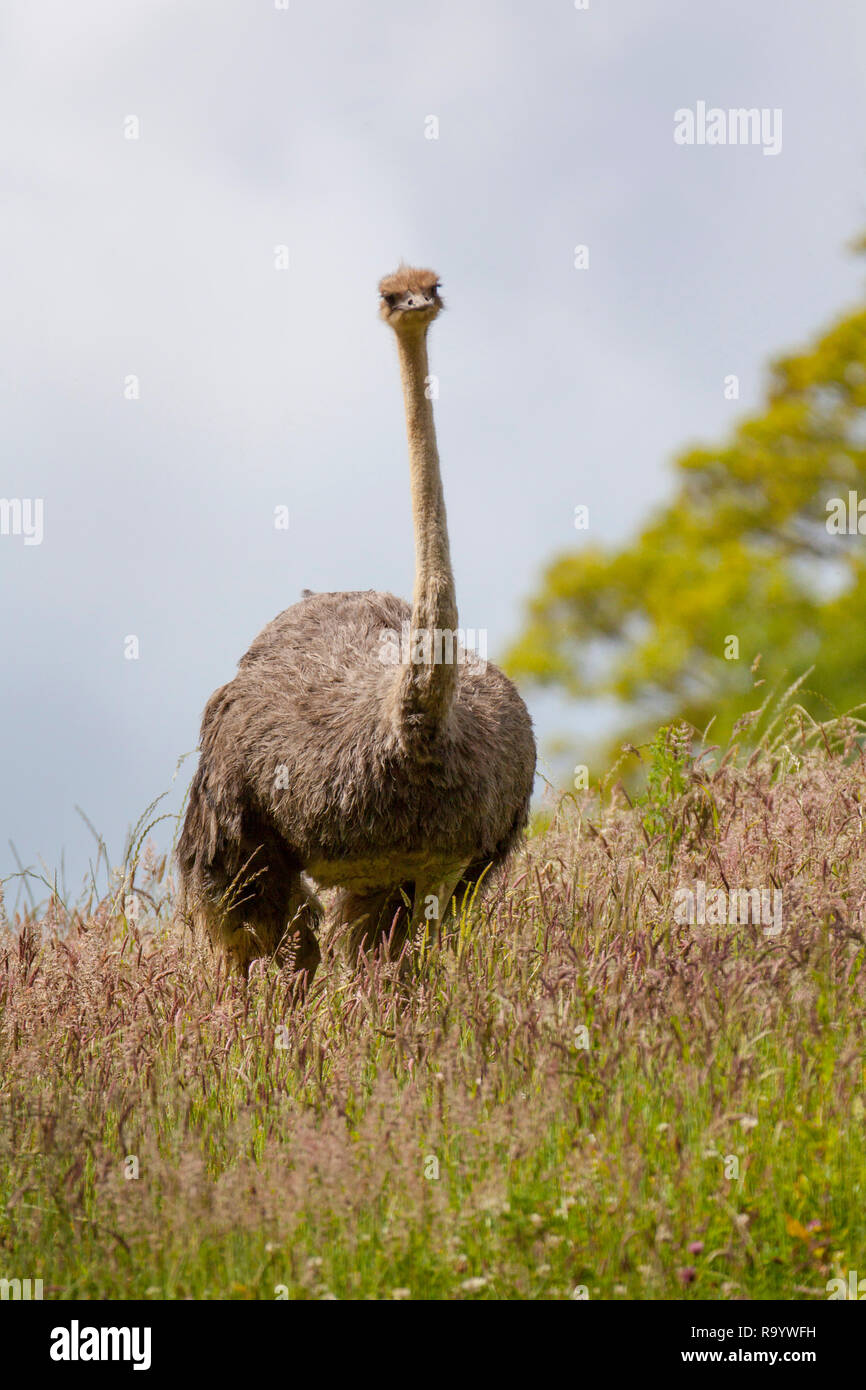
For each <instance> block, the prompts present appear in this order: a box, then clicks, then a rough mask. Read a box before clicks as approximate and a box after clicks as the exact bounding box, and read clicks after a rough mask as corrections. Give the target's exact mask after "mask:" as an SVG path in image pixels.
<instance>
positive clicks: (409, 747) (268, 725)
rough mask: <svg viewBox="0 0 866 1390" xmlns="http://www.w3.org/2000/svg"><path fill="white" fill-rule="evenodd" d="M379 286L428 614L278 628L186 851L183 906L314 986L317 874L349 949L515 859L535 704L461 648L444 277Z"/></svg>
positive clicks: (214, 701) (259, 652)
mask: <svg viewBox="0 0 866 1390" xmlns="http://www.w3.org/2000/svg"><path fill="white" fill-rule="evenodd" d="M379 290H380V295H381V314H382V317H383V318H384V319H385V321H386V322H387V323H388V324H389V325H390V326H391V327H392V328H393V329H394V332H395V335H396V340H397V347H398V355H399V360H400V370H401V376H402V382H403V393H404V400H405V407H406V423H407V433H408V441H409V461H410V481H411V494H412V511H413V519H414V532H415V588H414V597H413V603H412V606H411V608H410V607H409V605H408V604H407V603H405V602H404V601H403V600H402V599H399V598H395V597H394V595H392V594H386V593H377V592H375V591H373V590H370V591H368V592H364V593H331V594H328V593H322V594H312V595H309V596H308V597H305V598H304V599H303V600H302V602H300V603H296V604H294V605H293V606H292V607H291V608H287V609H286V610H285V612H283V613H281V614H280V615H279V616H278V617H277V618H275V619H274V620H273V622H271V623H269V624H268V626H267V627H266V628H265V629H264V631H263V632H261V633H260V634H259V636H258V637H257V638H256V640H255V641H254V642H253V644H252V646H251V647H250V649H249V651H248V652H247V653H246V655H245V656H244V657H242V658H241V661H240V663H239V668H238V673H237V675H236V676H235V677H234V679H233V680H231V681H230V682H229V683H228V684H227V685H225V686H223V687H222V689H220V690H218V691H217V692H216V693H215V694H214V695H213V696H212V698H211V699H210V701H209V702H208V705H207V708H206V709H205V712H204V718H203V720H202V730H201V757H200V761H199V767H198V771H197V772H196V775H195V778H194V780H193V784H192V787H191V789H190V798H189V804H188V807H187V812H186V819H185V822H184V828H183V833H182V836H181V839H180V843H179V846H178V861H179V865H180V870H181V884H182V895H183V902H184V906H185V908H186V910H187V911H188V912H189V914H190V915H191V917H192V918H193V920H194V921H196V922H198V923H199V924H201V925H202V926H204V927H205V928H206V929H207V930H208V932H209V933H210V935H211V937H212V939H213V940H214V941H215V942H217V943H218V944H220V945H221V946H222V947H223V948H224V949H225V950H226V951H227V953H228V954H229V956H230V957H232V958H233V959H234V961H235V962H236V963H237V964H238V965H239V966H241V967H245V966H247V965H248V964H249V961H250V960H251V959H252V958H253V957H255V956H257V955H264V954H267V955H271V954H275V953H277V952H278V951H279V952H280V953H281V954H284V955H288V958H289V959H291V960H292V962H293V963H294V965H295V967H296V968H298V969H302V970H305V971H306V972H307V975H308V977H311V976H312V973H313V972H314V971H315V968H316V965H317V964H318V961H319V948H318V943H317V941H316V936H315V928H316V926H317V925H318V922H319V919H320V917H321V912H322V908H321V905H320V903H319V901H318V899H317V898H316V896H315V894H314V893H313V892H312V890H311V888H310V887H309V886H308V883H307V882H305V878H304V877H302V875H305V876H307V877H308V878H310V879H313V880H314V881H315V882H316V883H317V884H318V885H319V886H320V887H323V888H332V887H335V888H339V889H340V890H341V892H340V894H339V897H338V908H337V914H338V920H339V921H340V922H341V923H342V924H343V925H344V926H345V927H346V928H348V929H349V930H348V937H349V942H350V948H351V949H352V950H355V951H357V950H358V949H360V948H361V947H363V946H365V945H366V946H369V945H373V944H375V943H376V941H377V940H379V939H380V938H382V937H383V936H387V935H389V933H390V934H391V942H392V945H393V944H394V942H395V940H396V941H397V944H399V943H400V942H401V941H402V940H403V939H404V938H405V935H406V933H407V932H409V931H411V930H413V929H414V927H415V926H417V925H419V924H420V923H421V922H423V921H424V919H425V917H435V918H437V919H438V918H440V917H441V916H444V913H445V912H446V911H447V910H448V907H449V905H450V902H451V900H452V897H453V895H454V893H455V892H456V891H458V890H463V889H465V888H469V887H471V886H472V885H474V884H475V883H477V881H478V879H479V878H480V877H481V875H482V874H483V873H484V871H485V870H486V869H487V868H488V867H489V866H496V865H499V864H501V863H502V862H503V861H504V860H505V859H506V857H507V856H508V854H509V853H510V852H511V850H512V849H513V848H514V847H515V845H516V844H517V842H518V840H519V839H520V836H521V833H522V831H523V829H524V828H525V825H526V822H527V818H528V813H529V798H530V793H531V790H532V782H533V777H534V772H535V741H534V738H533V734H532V724H531V721H530V718H529V715H528V713H527V710H526V707H525V705H524V703H523V701H522V700H521V698H520V696H519V695H518V693H517V691H516V690H515V688H514V686H513V685H512V684H511V682H510V681H509V680H508V679H507V678H506V677H505V676H504V675H503V674H502V672H501V671H499V670H498V669H497V668H496V667H494V666H492V665H489V664H488V665H485V664H483V663H481V662H479V661H478V660H477V659H476V660H471V659H470V660H467V659H465V655H464V654H463V653H462V652H460V651H458V650H455V649H454V648H453V647H451V646H450V644H449V640H448V639H449V638H450V635H451V634H452V633H456V630H457V621H458V619H457V603H456V597H455V591H454V577H453V573H452V569H451V559H450V554H449V548H448V532H447V527H446V518H445V504H444V499H443V493H442V480H441V476H440V471H439V457H438V452H437V448H436V435H435V430H434V424H433V407H432V402H431V401H430V399H429V398H428V396H427V395H426V393H425V385H426V381H427V376H428V361H427V330H428V327H429V325H430V323H431V322H432V321H433V319H434V318H435V317H436V315H437V314H438V312H439V310H440V309H441V307H442V302H441V299H440V297H439V284H438V280H437V278H436V276H435V275H434V274H433V272H432V271H426V270H415V269H411V268H408V267H401V268H400V270H399V271H397V272H396V273H395V274H394V275H391V276H387V277H386V278H385V279H384V280H383V281H382V282H381V284H380V287H379ZM443 634H444V639H443V640H442V641H440V640H439V638H440V637H441V636H442V635H443ZM407 635H408V636H409V637H410V642H409V649H408V651H407V644H406V640H405V639H406V636H407ZM389 637H390V638H391V641H390V644H389V641H387V640H386V638H389ZM401 638H402V648H401V649H400V658H399V659H398V660H397V661H396V663H395V653H396V652H397V650H398V648H399V643H400V640H401ZM407 658H408V659H407ZM449 658H450V659H449ZM405 902H409V903H411V904H412V910H411V915H410V912H409V911H408V910H407V909H406V907H405V906H404V903H405ZM431 904H432V907H431ZM395 934H396V936H395Z"/></svg>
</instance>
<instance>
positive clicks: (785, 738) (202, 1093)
mask: <svg viewBox="0 0 866 1390" xmlns="http://www.w3.org/2000/svg"><path fill="white" fill-rule="evenodd" d="M854 733H855V727H854V724H853V723H848V724H845V723H843V724H837V725H834V726H832V727H830V726H825V727H824V728H822V729H817V728H815V727H814V726H812V725H807V724H806V722H805V720H804V719H803V718H802V717H801V716H798V715H797V714H796V713H792V714H790V715H789V716H788V718H787V722H786V723H785V724H784V725H783V726H780V727H779V729H778V731H777V733H776V735H775V737H774V738H772V739H771V738H767V739H765V740H764V743H763V744H762V746H761V748H760V750H759V751H757V752H755V753H753V754H751V755H746V754H745V753H743V754H742V755H739V754H737V753H736V751H735V750H733V749H732V750H729V752H728V754H727V755H726V757H724V758H723V757H722V756H721V754H720V753H710V754H707V755H705V756H703V757H702V758H698V759H695V758H694V757H693V756H692V753H691V750H690V746H689V740H688V739H687V738H686V737H684V736H682V735H678V734H677V733H676V732H672V733H670V732H669V733H668V734H667V735H665V736H662V737H660V739H659V740H658V741H657V743H656V745H655V746H654V749H653V750H652V754H651V766H650V769H649V783H648V790H647V793H646V795H645V796H644V797H643V798H642V800H641V801H640V802H639V803H638V804H636V805H634V806H631V805H629V804H628V802H627V800H626V799H625V797H624V795H623V794H621V793H619V792H618V791H617V790H616V789H613V790H612V791H611V792H610V793H609V794H606V795H605V797H604V799H603V800H599V797H598V795H596V796H595V797H594V798H593V797H590V796H587V797H586V798H584V799H583V800H579V799H578V800H574V799H572V798H567V799H566V800H565V801H563V802H562V803H561V804H560V805H559V807H558V808H557V809H556V812H555V814H554V815H553V818H552V823H551V824H550V826H549V828H548V829H547V830H546V831H545V832H544V833H543V834H540V835H538V836H536V837H535V838H533V839H532V840H530V841H529V842H528V844H527V847H526V849H525V851H524V852H523V853H522V854H521V856H519V857H518V858H517V859H516V860H515V861H514V863H513V865H512V868H511V872H510V875H509V877H508V879H507V880H506V881H504V882H503V883H502V884H500V885H497V886H496V887H495V888H494V890H493V891H492V892H491V893H490V895H489V896H488V897H487V898H486V899H485V900H484V901H483V902H481V903H476V904H475V905H469V904H467V905H466V906H465V909H464V912H463V914H462V918H461V921H460V923H459V926H458V927H457V928H455V930H454V931H453V932H451V934H450V936H449V939H448V941H446V942H444V943H437V944H433V945H431V946H430V948H429V949H427V950H426V951H425V952H423V954H422V955H421V956H420V957H417V956H416V959H415V964H414V966H413V972H412V978H411V979H406V978H403V979H401V978H400V977H399V975H398V973H397V972H396V971H395V969H394V968H393V967H390V966H383V965H381V964H378V963H375V962H374V963H372V964H368V965H367V966H366V967H364V968H361V969H358V970H356V971H350V970H349V969H348V968H347V966H346V964H345V963H344V961H343V960H342V957H341V956H340V953H339V951H333V950H331V951H329V952H326V953H325V954H326V958H325V961H324V963H323V966H322V969H321V970H320V972H319V974H318V976H317V978H316V981H315V984H314V987H313V989H312V992H311V994H310V995H309V996H308V998H307V999H306V1000H304V1001H297V1000H293V998H292V986H291V982H290V981H289V980H288V979H287V978H286V977H285V975H281V974H280V972H279V971H278V970H277V969H276V968H275V967H273V966H269V967H266V968H264V969H262V970H260V971H259V972H258V973H254V974H253V976H252V978H251V980H250V982H249V984H248V985H247V984H245V983H243V982H242V981H241V980H239V979H237V978H234V977H226V975H225V974H224V973H223V970H222V966H221V965H218V964H217V962H216V961H215V959H214V957H213V956H212V955H211V953H210V951H209V949H208V948H207V947H205V946H204V945H203V944H201V943H198V942H195V941H194V940H193V939H192V938H191V937H190V935H189V934H188V933H187V932H185V930H184V929H183V927H182V926H180V925H177V924H174V923H173V922H172V901H171V881H170V876H169V874H168V873H167V870H166V866H165V863H164V862H159V861H157V860H156V858H155V856H153V855H150V856H148V855H145V857H144V860H143V861H142V863H136V864H135V865H134V867H133V865H132V864H130V865H127V866H126V869H125V874H126V880H125V883H122V882H121V881H120V880H119V881H118V882H119V883H121V887H123V888H125V889H126V890H129V888H130V882H131V879H132V878H133V876H135V885H134V891H135V893H136V894H137V896H138V903H139V907H140V914H138V915H136V914H132V909H131V907H130V906H129V900H128V894H127V897H126V899H124V897H123V894H122V893H120V892H118V894H116V895H115V896H114V898H112V897H111V896H109V897H107V898H106V899H105V900H103V901H102V902H101V903H98V904H97V903H91V904H90V905H89V906H88V907H87V908H86V909H81V908H80V909H78V910H70V911H67V910H66V909H64V908H63V907H62V906H61V904H60V903H59V902H57V901H56V900H55V901H51V902H49V903H48V904H47V906H46V907H45V908H44V910H42V911H41V913H40V914H39V915H36V914H30V915H28V916H27V917H25V918H23V919H19V920H18V921H16V922H15V923H12V924H7V925H6V927H5V928H4V929H3V930H2V931H0V1275H6V1276H8V1277H12V1276H13V1275H14V1276H17V1277H21V1278H24V1277H32V1278H38V1277H41V1278H42V1279H43V1281H44V1286H45V1296H46V1297H82V1296H83V1297H92V1298H118V1297H130V1296H139V1297H141V1296H148V1297H153V1298H182V1297H188V1296H192V1297H197V1298H202V1297H213V1298H226V1297H229V1298H231V1297H237V1298H268V1299H273V1298H275V1297H279V1296H284V1297H285V1296H288V1297H290V1298H328V1297H337V1298H348V1297H352V1298H364V1297H375V1298H443V1299H451V1298H458V1299H461V1298H497V1299H502V1298H507V1299H518V1298H519V1299H526V1298H572V1297H582V1296H588V1297H590V1298H623V1299H629V1298H677V1299H685V1298H719V1297H723V1298H724V1297H730V1298H736V1297H741V1296H749V1297H756V1298H765V1297H781V1298H800V1297H802V1298H826V1297H827V1291H826V1285H827V1282H828V1280H830V1279H831V1278H833V1277H837V1276H839V1277H843V1278H845V1277H847V1272H848V1271H849V1270H850V1269H856V1268H857V1267H858V1261H859V1263H860V1264H861V1265H862V1262H863V1251H864V1249H866V1201H864V1197H866V1151H864V1145H863V1139H862V1136H863V1128H864V1123H863V1121H864V1093H866V1089H864V1082H866V1069H864V1063H866V1049H864V1017H866V1011H864V1002H866V974H864V971H863V963H864V958H866V938H864V931H863V926H862V922H861V916H862V910H863V902H864V895H866V847H864V838H866V837H864V833H863V820H862V810H863V798H864V766H863V761H862V759H861V757H860V756H859V753H858V750H857V745H856V743H855V740H854ZM701 884H703V885H705V887H704V889H703V894H704V898H705V901H706V904H707V906H706V909H705V912H704V914H703V915H705V916H706V917H710V918H712V917H716V918H718V917H719V916H720V915H722V910H723V909H725V912H724V915H725V918H726V920H725V921H724V922H720V921H719V922H713V921H710V922H709V923H706V922H705V923H703V924H701V923H700V922H698V921H695V922H689V921H684V920H679V919H681V918H683V916H684V913H687V910H688V904H689V902H693V903H694V904H695V905H696V913H695V915H698V908H697V905H698V904H699V902H700V901H702V899H701V898H700V896H699V887H698V885H701ZM686 889H688V890H690V891H692V892H693V893H694V894H695V897H694V899H692V900H689V899H688V898H687V896H686V895H685V891H684V890H686ZM753 890H759V893H760V891H763V892H765V893H766V894H767V897H766V898H765V900H764V901H765V903H770V904H775V906H777V907H780V909H781V916H779V917H778V918H777V917H774V916H772V915H770V916H768V917H766V920H763V919H761V918H760V917H759V919H758V920H751V915H755V911H756V905H757V904H758V903H759V901H760V896H758V897H754V896H752V897H749V898H748V899H747V898H746V897H745V896H741V895H746V894H750V893H752V892H753ZM774 893H781V899H778V898H774V897H773V896H772V895H773V894H774ZM720 894H724V895H725V896H724V897H722V896H720ZM732 895H733V902H734V905H735V906H734V908H733V915H734V916H735V917H737V920H736V921H734V922H732V921H730V920H729V918H730V916H731V901H732ZM124 901H126V903H127V911H128V913H129V914H130V915H136V920H134V921H133V920H130V916H125V915H124V914H123V912H121V911H120V904H121V903H122V902H124ZM677 903H679V904H681V906H680V907H679V908H678V907H677V906H676V904H677ZM683 903H685V904H686V907H685V908H683V907H682V904H683ZM744 903H748V904H750V905H751V906H750V911H749V912H748V913H747V912H746V911H741V909H742V908H743V904H744ZM746 916H749V917H750V920H740V918H741V917H746ZM777 926H780V929H779V930H777V929H776V928H777Z"/></svg>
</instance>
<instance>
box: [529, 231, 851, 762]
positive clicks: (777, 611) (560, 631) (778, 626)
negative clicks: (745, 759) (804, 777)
mask: <svg viewBox="0 0 866 1390" xmlns="http://www.w3.org/2000/svg"><path fill="white" fill-rule="evenodd" d="M858 249H860V250H864V249H866V239H864V242H863V243H860V244H859V246H858ZM675 469H676V479H677V486H676V492H675V495H674V498H673V500H672V501H671V502H670V503H669V504H668V505H666V506H664V507H663V508H662V509H661V510H659V511H658V512H657V513H656V515H655V516H654V517H653V518H652V519H651V520H650V522H649V524H648V525H647V526H646V528H645V529H644V530H643V531H642V532H641V533H640V534H639V536H638V537H637V539H636V540H635V542H634V543H633V544H632V545H629V546H628V547H626V548H623V549H620V550H613V549H604V548H602V547H599V546H591V547H589V548H587V549H582V550H581V551H579V552H577V553H569V554H566V555H561V556H559V557H558V558H556V559H554V560H553V561H552V563H551V564H550V565H549V567H548V568H547V570H546V572H545V574H544V576H543V579H542V584H541V588H540V591H539V593H538V594H537V595H536V596H535V597H534V598H532V599H531V601H530V603H529V608H528V615H527V621H526V624H525V627H524V630H523V632H522V635H521V636H520V638H519V639H518V641H517V642H516V643H515V644H514V646H513V647H512V649H511V652H510V653H509V656H508V660H507V665H508V668H509V670H510V671H511V673H512V674H513V675H515V676H517V677H518V678H525V679H527V680H528V681H530V682H535V683H537V684H541V685H558V686H560V687H561V688H563V689H564V690H566V691H567V692H569V693H571V694H573V695H575V696H577V697H597V696H604V695H608V696H610V695H612V696H614V697H615V698H616V699H617V700H618V701H619V702H620V704H621V706H622V708H623V714H624V719H623V736H624V737H627V738H629V739H630V740H631V741H634V742H641V741H643V740H645V739H646V738H647V737H648V736H649V734H650V732H651V731H654V730H655V728H656V727H657V726H658V725H659V723H662V722H664V723H669V722H671V721H673V720H677V719H684V720H686V721H688V722H689V723H690V724H692V725H693V726H694V727H695V728H697V729H698V730H703V729H704V728H705V727H706V726H707V725H708V724H709V722H710V720H711V719H713V718H714V717H715V723H714V725H713V730H712V737H713V740H714V741H716V742H718V741H725V740H726V739H727V738H728V736H729V735H730V733H731V731H732V729H733V727H734V725H735V724H736V722H737V720H738V719H739V718H740V717H741V716H743V715H744V714H745V713H746V712H747V711H750V710H752V709H753V708H754V707H755V706H756V705H757V704H758V703H759V700H760V698H761V697H762V696H763V695H764V694H765V693H766V688H772V686H774V685H778V686H780V687H782V688H784V685H785V684H786V683H791V682H793V681H794V680H795V679H796V678H797V677H800V676H801V675H803V674H804V673H805V672H806V671H808V670H809V668H813V670H812V673H811V675H810V676H809V679H808V681H807V682H806V685H805V686H804V688H803V689H802V690H801V691H800V692H799V695H798V699H799V700H800V702H801V703H802V704H803V705H804V706H805V707H806V708H807V709H809V710H810V713H812V714H814V716H815V717H816V718H827V717H828V715H830V714H841V713H843V712H845V711H847V710H849V709H852V708H853V707H854V706H856V705H858V704H859V703H860V702H861V701H863V700H864V699H866V539H864V537H866V305H864V306H861V307H858V308H857V309H855V310H854V311H853V312H852V313H850V314H848V315H846V316H845V317H843V318H840V319H839V320H838V321H837V322H836V323H835V324H834V325H833V326H832V327H831V328H830V329H829V331H827V332H825V333H824V334H823V335H822V336H820V337H819V338H818V339H817V341H815V342H814V344H813V345H812V346H811V347H809V348H808V350H807V351H805V352H804V353H802V354H800V355H798V356H791V357H784V358H780V359H779V360H778V361H776V362H775V363H774V364H773V365H772V368H771V373H770V380H769V385H768V390H767V396H766V401H765V405H764V408H763V409H762V411H761V412H760V413H758V414H756V415H754V416H751V417H749V418H747V419H745V420H744V421H742V422H741V423H740V424H739V425H738V426H737V427H736V428H735V429H734V431H733V434H732V437H731V438H730V440H729V442H728V443H727V444H726V445H725V446H724V447H722V448H720V449H705V448H696V449H690V450H688V451H686V452H685V453H683V454H681V455H680V456H679V457H678V458H677V459H676V461H675ZM861 511H862V514H861ZM756 672H757V674H756ZM761 679H763V681H764V682H765V683H766V687H765V690H764V691H761V692H759V693H758V696H757V697H756V693H755V689H754V686H755V682H756V680H761ZM780 693H781V690H780ZM621 743H622V738H620V739H618V740H617V747H618V746H619V744H621Z"/></svg>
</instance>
